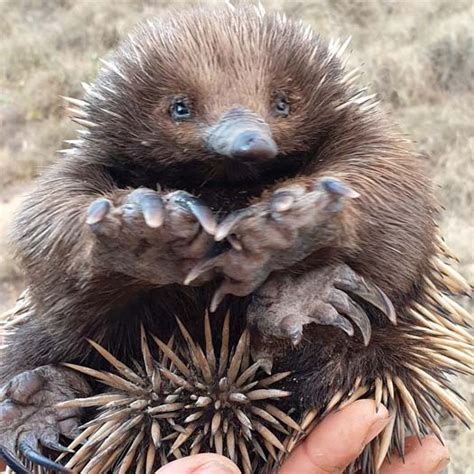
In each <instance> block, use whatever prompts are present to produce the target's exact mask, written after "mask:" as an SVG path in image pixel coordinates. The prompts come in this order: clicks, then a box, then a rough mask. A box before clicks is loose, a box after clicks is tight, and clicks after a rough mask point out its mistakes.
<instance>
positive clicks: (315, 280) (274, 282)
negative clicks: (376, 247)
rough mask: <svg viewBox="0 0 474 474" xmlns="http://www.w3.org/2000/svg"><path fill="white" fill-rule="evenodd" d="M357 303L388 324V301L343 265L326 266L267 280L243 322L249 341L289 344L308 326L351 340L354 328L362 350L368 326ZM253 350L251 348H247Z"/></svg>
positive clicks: (391, 312)
mask: <svg viewBox="0 0 474 474" xmlns="http://www.w3.org/2000/svg"><path fill="white" fill-rule="evenodd" d="M357 301H364V302H365V303H369V304H370V305H371V306H373V307H375V308H377V309H378V310H379V311H380V312H381V313H383V314H385V315H386V317H387V318H388V319H389V320H390V321H391V322H392V323H395V322H396V317H395V311H394V308H393V306H392V303H391V302H390V300H389V298H388V297H387V296H386V295H385V294H384V293H383V291H382V290H380V289H379V288H378V287H377V286H375V285H373V284H371V283H370V282H368V281H366V280H365V279H364V278H362V277H361V276H359V275H358V274H357V273H356V272H354V271H353V270H352V269H351V268H350V267H349V266H348V265H345V264H337V265H329V266H325V267H321V268H317V269H316V270H312V271H310V272H307V273H305V274H303V275H292V274H282V275H275V276H272V277H270V278H269V280H268V281H267V283H265V284H264V285H263V286H262V287H261V288H260V289H259V290H258V291H257V292H256V294H255V295H254V298H253V300H252V303H251V305H250V307H249V310H248V323H249V326H250V328H251V333H252V335H253V337H254V339H260V338H263V339H267V338H275V337H276V338H281V339H287V340H290V341H291V342H292V343H293V344H294V345H296V344H298V343H299V342H300V341H301V339H302V337H303V329H304V326H305V325H307V324H310V323H316V324H323V325H330V326H335V327H338V328H339V329H342V330H343V331H344V332H345V333H347V334H348V335H349V336H353V335H354V325H355V326H356V327H357V328H358V330H359V331H360V334H361V335H362V342H363V343H364V345H368V343H369V341H370V337H371V322H370V320H369V318H368V316H367V314H366V311H365V310H364V309H363V308H362V307H361V306H360V305H359V304H358V302H357ZM253 345H254V346H255V344H253Z"/></svg>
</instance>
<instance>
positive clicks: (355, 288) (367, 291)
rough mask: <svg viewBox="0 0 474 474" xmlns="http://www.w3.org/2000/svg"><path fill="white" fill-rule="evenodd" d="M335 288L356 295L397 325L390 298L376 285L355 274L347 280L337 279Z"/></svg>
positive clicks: (350, 275)
mask: <svg viewBox="0 0 474 474" xmlns="http://www.w3.org/2000/svg"><path fill="white" fill-rule="evenodd" d="M334 286H335V287H336V288H338V289H340V290H343V291H347V292H349V293H354V294H355V295H357V296H359V297H360V298H362V299H364V300H365V301H367V302H368V303H370V304H372V305H373V306H375V307H376V308H378V309H379V310H380V311H382V313H384V314H385V315H386V316H387V318H388V319H389V320H390V321H391V322H392V323H393V324H396V323H397V315H396V313H395V308H394V307H393V304H392V302H391V301H390V298H389V297H388V296H387V295H386V294H385V293H384V292H383V291H382V290H381V289H380V288H379V287H378V286H376V285H374V284H372V283H369V282H367V281H366V280H365V279H364V278H363V277H361V276H359V275H357V274H356V273H355V272H352V273H351V274H349V275H347V276H346V277H345V278H340V279H336V280H335V282H334Z"/></svg>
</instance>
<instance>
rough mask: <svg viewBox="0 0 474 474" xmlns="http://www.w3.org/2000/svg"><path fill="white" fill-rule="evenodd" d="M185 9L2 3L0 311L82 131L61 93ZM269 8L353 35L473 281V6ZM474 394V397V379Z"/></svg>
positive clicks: (430, 2) (76, 89)
mask: <svg viewBox="0 0 474 474" xmlns="http://www.w3.org/2000/svg"><path fill="white" fill-rule="evenodd" d="M177 3H179V4H180V5H181V4H182V5H187V4H189V3H192V2H176V1H174V2H172V1H168V2H165V1H158V2H154V1H152V0H141V1H138V0H137V1H129V2H126V1H122V0H114V1H112V0H98V1H94V0H0V11H1V12H2V15H1V16H0V31H1V32H2V37H1V38H0V70H1V78H0V81H1V91H0V117H1V120H2V126H1V129H0V215H1V216H2V225H1V231H0V309H1V306H2V304H3V305H6V304H8V303H10V302H11V299H12V297H13V296H14V295H15V293H16V291H15V289H16V288H18V287H19V276H18V274H17V271H16V269H15V266H14V264H13V262H12V260H11V258H10V252H9V251H8V250H7V246H6V237H5V235H6V233H5V227H6V224H7V222H8V221H9V217H10V215H11V213H12V209H13V207H14V205H15V203H16V202H17V201H18V200H19V199H18V197H17V196H18V194H19V193H20V192H21V191H23V190H24V189H25V188H27V187H28V186H29V183H30V181H31V179H32V178H34V176H35V175H36V174H37V173H38V172H39V171H40V170H41V167H43V166H44V165H46V164H47V163H49V162H51V161H52V160H53V159H55V150H57V149H59V148H61V141H62V140H63V139H67V138H71V137H73V135H74V127H73V125H72V124H71V123H70V122H69V121H68V119H67V118H66V117H65V114H64V112H63V110H62V107H61V100H60V98H59V96H60V95H68V96H78V95H80V94H81V87H80V81H83V80H89V79H92V78H93V77H94V75H95V72H96V70H97V67H98V58H99V57H101V56H103V55H104V54H105V53H106V52H107V51H108V50H109V49H110V48H111V47H113V46H114V45H115V44H116V42H117V40H118V39H119V38H120V37H121V36H123V35H124V34H125V33H126V32H127V31H128V30H129V28H130V27H131V26H132V25H133V24H135V23H136V22H137V21H139V20H140V19H141V18H143V17H146V16H150V15H152V14H154V13H156V12H158V11H159V10H161V9H163V8H167V7H168V6H170V5H173V6H176V4H177ZM208 3H210V2H208ZM215 3H216V2H215ZM264 3H265V4H266V5H267V6H271V7H274V8H278V9H283V10H285V11H287V12H288V13H289V14H291V15H296V16H299V17H303V18H305V19H306V20H307V21H308V22H310V23H311V24H313V25H314V27H315V28H316V29H317V30H319V31H320V32H321V33H322V34H323V35H325V36H348V35H352V37H353V50H354V52H353V61H352V62H353V63H364V69H365V72H366V77H367V80H368V82H371V83H372V84H373V87H374V88H375V90H376V91H377V92H378V93H379V94H380V96H381V97H382V98H383V99H384V101H385V103H386V107H387V108H388V109H389V110H390V111H391V114H392V115H393V117H394V118H395V120H396V121H398V122H399V123H400V125H401V127H402V128H403V129H404V130H405V131H406V132H407V134H409V135H411V136H412V137H413V138H414V139H415V140H416V141H417V142H418V146H419V149H420V150H422V151H424V152H426V153H428V154H429V156H430V160H431V163H432V169H433V173H434V175H435V178H436V181H437V183H439V184H440V185H441V187H440V189H439V198H440V200H441V202H442V203H443V204H444V206H445V207H446V212H445V213H444V216H443V220H442V222H441V225H442V228H443V231H444V234H445V236H446V238H447V241H448V243H449V244H450V246H451V247H452V248H453V250H454V251H455V253H456V254H457V255H458V256H459V257H460V258H461V260H462V263H461V265H460V266H461V269H462V271H463V273H464V275H465V276H467V277H468V278H469V279H470V281H471V282H472V281H474V250H473V245H472V230H473V227H474V225H473V219H472V211H473V206H472V200H473V189H474V185H473V182H474V169H473V166H472V155H473V154H472V151H473V145H474V133H473V124H474V117H473V110H474V108H473V105H474V104H473V97H474V94H473V84H474V82H473V74H474V51H473V38H472V35H471V32H470V29H471V24H472V22H473V14H472V2H471V1H470V0H456V1H451V0H426V1H423V0H417V1H408V0H407V1H405V2H399V1H389V0H374V1H370V0H365V1H362V0H308V1H291V0H271V1H269V2H264ZM464 389H465V392H469V386H468V384H467V382H466V383H464ZM470 391H471V393H467V395H468V396H470V397H471V401H472V400H473V393H472V388H471V390H470ZM447 434H448V437H449V444H450V447H451V451H452V463H451V467H450V468H449V471H450V472H452V473H466V472H468V471H469V470H470V469H471V468H470V467H469V459H470V458H471V456H470V454H471V453H470V449H471V447H472V446H470V445H472V442H473V437H472V436H471V435H469V434H467V433H466V432H465V431H464V430H458V427H457V426H454V425H452V424H450V425H449V426H448V427H447ZM470 472H472V471H470Z"/></svg>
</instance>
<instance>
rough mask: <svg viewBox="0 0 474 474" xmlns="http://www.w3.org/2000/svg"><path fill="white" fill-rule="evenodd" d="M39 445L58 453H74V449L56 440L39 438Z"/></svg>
mask: <svg viewBox="0 0 474 474" xmlns="http://www.w3.org/2000/svg"><path fill="white" fill-rule="evenodd" d="M41 445H42V446H44V447H45V448H48V449H51V450H52V451H57V452H59V453H70V454H74V453H75V451H74V450H73V449H70V448H68V447H67V446H64V445H62V444H61V443H59V442H58V441H54V440H51V439H50V440H41Z"/></svg>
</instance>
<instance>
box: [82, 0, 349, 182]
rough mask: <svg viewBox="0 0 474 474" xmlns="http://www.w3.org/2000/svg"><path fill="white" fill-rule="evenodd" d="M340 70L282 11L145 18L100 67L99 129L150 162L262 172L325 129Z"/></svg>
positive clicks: (132, 156)
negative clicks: (143, 23)
mask: <svg viewBox="0 0 474 474" xmlns="http://www.w3.org/2000/svg"><path fill="white" fill-rule="evenodd" d="M340 73H341V67H340V64H339V61H338V60H337V59H335V58H331V57H330V56H328V50H327V48H326V46H324V45H323V44H322V43H320V42H319V40H318V38H317V37H316V36H314V35H313V33H312V32H311V31H310V30H309V29H308V28H307V27H305V26H304V25H302V24H300V23H296V22H292V21H290V20H287V19H286V18H284V17H281V16H279V15H273V14H265V13H262V12H259V10H258V9H256V8H253V7H247V8H242V9H238V10H232V9H231V8H230V7H229V8H224V9H220V10H213V11H209V10H200V9H196V10H189V11H186V12H179V13H178V14H173V15H170V16H169V17H166V18H164V19H159V20H157V21H154V22H152V23H151V22H150V23H148V24H145V25H144V26H142V27H141V28H140V29H139V30H138V31H137V33H136V34H135V36H130V38H129V40H127V41H126V42H125V43H124V44H123V45H122V46H121V48H120V49H119V50H118V52H117V53H116V55H115V56H114V57H113V58H112V59H111V61H110V64H108V65H106V67H105V68H104V69H103V70H102V72H101V74H100V75H99V78H98V80H97V82H96V84H95V85H94V88H93V89H92V94H94V92H96V93H97V94H96V96H95V97H92V99H91V102H92V103H93V107H92V111H91V115H92V120H93V121H94V122H95V123H97V124H98V125H99V126H98V127H96V129H97V130H93V135H94V134H95V135H96V136H98V137H99V138H100V139H101V146H104V143H106V144H107V146H108V147H109V156H113V157H114V158H115V159H120V158H124V159H127V160H133V161H136V162H141V163H146V167H147V168H148V169H153V167H154V166H157V167H162V166H164V165H167V164H169V165H171V166H172V164H173V163H176V162H179V163H183V162H190V164H192V163H193V162H194V163H198V164H199V169H202V165H203V163H204V164H206V163H208V164H209V169H212V170H213V172H214V174H215V176H214V177H216V178H220V177H222V176H223V175H226V176H230V177H235V178H236V179H238V178H245V177H246V176H247V175H249V176H251V175H253V176H255V175H258V174H259V173H260V172H265V171H268V170H269V169H271V168H272V166H273V164H274V163H276V162H278V163H280V164H281V163H282V162H284V160H287V161H291V160H292V158H296V157H301V156H303V155H304V154H305V153H307V152H308V151H309V150H311V148H312V147H314V146H315V145H316V144H317V143H318V141H319V140H320V138H321V136H322V135H323V134H324V133H327V130H328V128H329V127H330V124H331V121H333V120H334V117H333V116H332V114H331V113H328V111H331V110H332V108H334V107H333V106H332V105H330V104H332V103H334V101H337V99H338V98H339V99H340V97H341V94H342V92H341V91H340V90H339V89H340V87H336V86H335V85H334V84H336V85H337V82H336V81H334V77H337V76H338V75H340ZM279 166H280V165H279ZM204 169H205V168H204ZM206 178H207V179H208V178H209V176H206Z"/></svg>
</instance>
